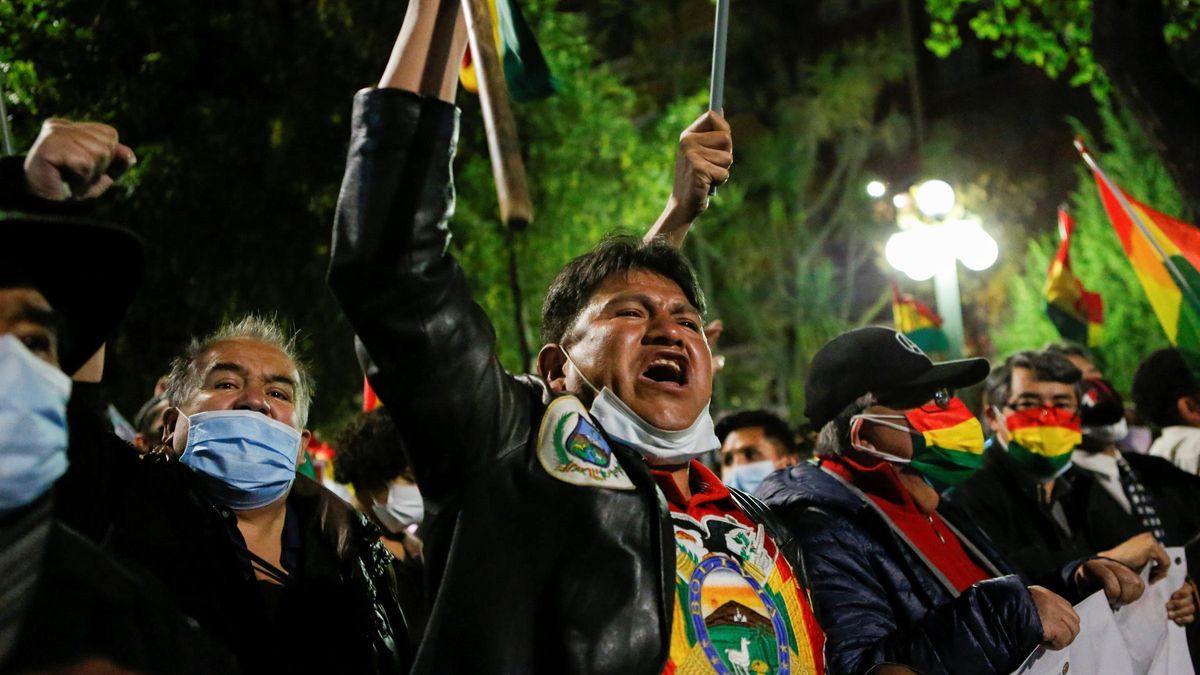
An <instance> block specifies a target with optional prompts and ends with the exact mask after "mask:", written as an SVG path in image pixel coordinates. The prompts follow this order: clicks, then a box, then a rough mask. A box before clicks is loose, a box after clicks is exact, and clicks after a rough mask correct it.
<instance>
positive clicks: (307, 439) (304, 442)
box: [296, 429, 312, 466]
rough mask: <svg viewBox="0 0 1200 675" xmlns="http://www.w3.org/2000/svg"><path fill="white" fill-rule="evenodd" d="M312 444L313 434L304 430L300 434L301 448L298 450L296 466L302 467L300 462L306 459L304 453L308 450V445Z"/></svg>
mask: <svg viewBox="0 0 1200 675" xmlns="http://www.w3.org/2000/svg"><path fill="white" fill-rule="evenodd" d="M311 442H312V432H311V431H309V430H308V429H304V430H303V431H301V432H300V447H299V449H297V450H296V466H300V464H301V462H300V460H301V459H302V458H303V457H304V451H305V450H307V449H308V444H309V443H311Z"/></svg>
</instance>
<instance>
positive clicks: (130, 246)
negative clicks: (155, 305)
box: [0, 211, 146, 375]
mask: <svg viewBox="0 0 1200 675" xmlns="http://www.w3.org/2000/svg"><path fill="white" fill-rule="evenodd" d="M145 267H146V258H145V253H144V252H143V248H142V242H141V239H139V238H138V236H137V235H135V234H134V233H132V232H130V231H129V230H126V229H123V228H120V227H116V226H113V225H107V224H104V223H99V222H95V221H90V220H86V219H82V218H73V217H64V216H53V215H40V214H30V213H17V212H11V211H10V212H4V211H0V287H4V286H14V285H16V286H28V287H31V288H35V289H37V290H38V291H40V292H41V294H42V295H44V296H46V300H47V301H49V302H50V306H51V307H52V308H53V309H54V311H55V313H56V314H58V316H59V317H60V318H61V320H62V325H61V328H62V335H61V336H60V338H61V341H60V348H59V355H58V361H59V365H60V366H61V367H62V370H63V372H64V373H66V374H68V375H71V374H73V373H74V372H75V371H77V370H79V368H80V366H82V365H83V364H84V363H86V362H87V360H88V359H89V358H90V357H91V356H92V355H93V354H95V353H96V350H98V349H99V348H100V345H102V344H104V343H105V342H106V341H107V340H108V339H109V338H110V337H112V334H113V333H114V332H115V331H116V328H117V326H118V325H120V323H121V321H122V319H124V318H125V313H126V312H127V311H128V310H129V306H130V305H131V304H133V299H134V297H136V296H137V291H138V288H139V287H140V286H141V284H142V275H143V273H144V272H145Z"/></svg>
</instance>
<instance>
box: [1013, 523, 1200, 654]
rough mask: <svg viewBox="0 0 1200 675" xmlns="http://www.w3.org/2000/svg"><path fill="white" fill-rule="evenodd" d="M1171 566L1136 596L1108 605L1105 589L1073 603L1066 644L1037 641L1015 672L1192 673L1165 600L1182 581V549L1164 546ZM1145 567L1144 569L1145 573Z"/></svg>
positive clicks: (1179, 628) (1184, 574)
mask: <svg viewBox="0 0 1200 675" xmlns="http://www.w3.org/2000/svg"><path fill="white" fill-rule="evenodd" d="M1167 553H1168V554H1169V555H1170V556H1171V567H1170V568H1168V570H1167V576H1166V577H1165V578H1163V579H1160V580H1159V581H1158V582H1157V583H1154V584H1150V583H1147V584H1146V592H1145V593H1143V594H1142V597H1140V598H1138V600H1137V601H1136V602H1133V603H1130V604H1128V605H1126V606H1124V607H1121V608H1119V609H1117V610H1116V611H1115V612H1114V611H1113V610H1112V609H1110V608H1109V606H1108V600H1107V599H1106V598H1105V597H1104V592H1103V591H1097V592H1095V593H1093V594H1092V595H1090V596H1088V598H1087V599H1085V600H1084V601H1083V602H1081V603H1079V604H1078V605H1075V611H1076V612H1077V613H1078V614H1079V635H1078V636H1076V638H1075V641H1074V642H1072V643H1071V644H1070V646H1068V647H1067V648H1066V649H1061V650H1059V651H1051V650H1048V649H1046V648H1045V647H1038V648H1037V649H1035V650H1034V651H1033V653H1032V654H1030V655H1029V658H1028V659H1026V660H1025V663H1023V664H1022V665H1021V667H1020V668H1018V669H1017V670H1016V671H1015V673H1014V675H1066V674H1067V673H1075V674H1076V675H1078V674H1082V673H1087V674H1088V675H1195V672H1194V671H1193V670H1192V660H1191V656H1190V655H1189V653H1188V646H1187V637H1186V636H1185V634H1184V629H1183V627H1182V626H1177V625H1175V623H1174V622H1173V621H1171V620H1170V619H1168V618H1167V601H1168V600H1170V598H1171V594H1172V593H1174V592H1175V591H1176V590H1178V589H1179V587H1180V586H1182V585H1183V582H1184V579H1185V578H1186V577H1187V562H1186V559H1185V558H1184V554H1183V549H1182V548H1179V547H1172V548H1168V549H1167ZM1149 574H1150V572H1149V568H1147V569H1146V570H1145V571H1143V573H1142V577H1143V579H1146V578H1148V577H1149Z"/></svg>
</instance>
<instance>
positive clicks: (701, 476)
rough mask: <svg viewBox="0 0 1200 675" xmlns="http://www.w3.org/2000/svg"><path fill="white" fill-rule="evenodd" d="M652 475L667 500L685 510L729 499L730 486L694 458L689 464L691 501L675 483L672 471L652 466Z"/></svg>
mask: <svg viewBox="0 0 1200 675" xmlns="http://www.w3.org/2000/svg"><path fill="white" fill-rule="evenodd" d="M650 475H652V476H654V481H655V482H656V483H658V487H659V489H661V490H662V491H663V494H664V495H666V497H667V501H668V502H670V503H671V504H672V505H673V506H675V507H676V508H679V509H682V510H685V511H686V510H688V509H690V508H693V507H696V506H699V505H701V504H706V503H708V502H717V501H721V500H722V499H729V488H727V487H725V484H724V483H722V482H721V479H720V478H717V475H716V474H715V473H713V472H712V471H710V470H709V468H708V467H707V466H704V465H703V464H701V463H700V462H699V461H697V460H694V459H693V460H692V461H691V462H690V463H689V464H688V485H689V486H690V487H691V488H692V499H691V501H688V500H687V499H685V498H684V496H683V493H682V492H680V491H679V486H678V485H676V484H675V476H674V475H672V473H671V472H670V471H661V470H659V469H654V468H651V469H650Z"/></svg>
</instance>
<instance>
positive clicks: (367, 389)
mask: <svg viewBox="0 0 1200 675" xmlns="http://www.w3.org/2000/svg"><path fill="white" fill-rule="evenodd" d="M381 405H383V403H381V402H380V400H379V397H378V396H376V395H375V390H374V389H372V388H371V383H370V382H369V381H368V380H367V378H366V376H363V412H371V411H372V410H374V409H376V408H378V407H379V406H381Z"/></svg>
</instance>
